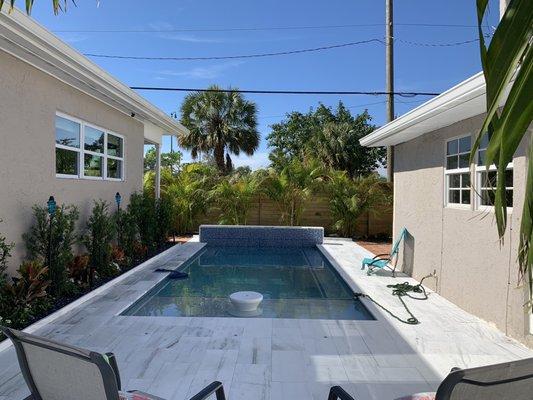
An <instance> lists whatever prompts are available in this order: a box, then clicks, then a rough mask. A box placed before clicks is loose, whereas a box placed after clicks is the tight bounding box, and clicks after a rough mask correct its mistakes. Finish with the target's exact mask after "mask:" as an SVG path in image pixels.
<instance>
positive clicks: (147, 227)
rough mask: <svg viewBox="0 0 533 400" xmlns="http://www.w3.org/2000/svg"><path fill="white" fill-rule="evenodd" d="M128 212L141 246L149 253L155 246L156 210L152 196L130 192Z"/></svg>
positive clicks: (156, 230)
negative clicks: (133, 222)
mask: <svg viewBox="0 0 533 400" xmlns="http://www.w3.org/2000/svg"><path fill="white" fill-rule="evenodd" d="M128 213H130V214H131V216H132V218H133V220H134V221H135V225H136V227H137V232H138V234H139V238H140V241H141V244H142V246H145V247H146V248H147V250H148V252H149V253H153V252H154V251H155V249H156V248H157V241H158V240H157V233H158V227H157V211H156V202H155V199H154V197H152V196H151V195H149V194H147V193H132V195H131V197H130V204H129V205H128Z"/></svg>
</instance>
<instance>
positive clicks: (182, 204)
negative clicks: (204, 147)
mask: <svg viewBox="0 0 533 400" xmlns="http://www.w3.org/2000/svg"><path fill="white" fill-rule="evenodd" d="M215 182H216V177H215V176H214V173H213V169H212V168H211V167H209V166H207V165H204V164H200V163H193V164H187V165H185V166H184V167H183V168H182V171H181V172H180V173H179V175H178V176H177V177H176V179H175V180H174V181H173V183H172V184H171V185H169V186H168V187H167V188H166V194H167V196H168V197H169V198H170V199H172V202H173V208H174V216H175V219H174V224H175V230H176V232H178V233H190V232H191V231H192V230H193V229H194V225H195V222H196V220H197V218H198V216H199V215H201V214H203V213H206V212H207V210H208V208H209V196H208V191H209V189H210V188H212V187H213V185H214V184H215Z"/></svg>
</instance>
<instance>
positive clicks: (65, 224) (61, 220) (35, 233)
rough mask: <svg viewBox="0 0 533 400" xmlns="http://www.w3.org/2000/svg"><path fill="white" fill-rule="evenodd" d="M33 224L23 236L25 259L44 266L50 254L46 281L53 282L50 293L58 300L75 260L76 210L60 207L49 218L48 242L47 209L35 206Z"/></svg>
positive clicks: (66, 288) (65, 287)
mask: <svg viewBox="0 0 533 400" xmlns="http://www.w3.org/2000/svg"><path fill="white" fill-rule="evenodd" d="M33 214H34V217H35V224H34V225H33V226H32V227H31V228H30V231H29V232H28V233H25V234H24V235H23V239H24V242H25V244H26V248H27V250H28V256H29V258H30V259H32V260H36V261H39V262H41V263H43V264H44V265H46V264H47V263H48V261H49V251H50V252H51V262H50V265H47V267H48V275H49V279H50V280H51V281H52V282H51V286H50V292H51V294H52V295H53V296H61V295H62V294H63V293H65V291H67V290H68V281H67V277H68V274H67V266H68V264H69V263H70V262H71V261H72V259H73V258H74V256H73V254H72V246H73V245H74V244H75V243H76V242H77V236H76V233H75V225H76V221H77V220H78V217H79V213H78V209H77V208H76V207H74V206H65V205H61V206H60V207H58V208H57V210H56V212H55V214H54V216H53V218H52V221H51V223H52V235H51V240H50V216H49V214H48V209H47V208H46V207H41V206H37V205H36V206H34V207H33Z"/></svg>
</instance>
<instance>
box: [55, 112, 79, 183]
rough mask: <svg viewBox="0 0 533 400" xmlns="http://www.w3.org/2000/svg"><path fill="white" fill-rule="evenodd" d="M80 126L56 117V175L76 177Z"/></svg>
mask: <svg viewBox="0 0 533 400" xmlns="http://www.w3.org/2000/svg"><path fill="white" fill-rule="evenodd" d="M80 133H81V126H80V124H78V123H77V122H74V121H70V120H68V119H65V118H62V117H59V116H56V174H57V175H59V176H78V173H79V164H80V162H79V157H80Z"/></svg>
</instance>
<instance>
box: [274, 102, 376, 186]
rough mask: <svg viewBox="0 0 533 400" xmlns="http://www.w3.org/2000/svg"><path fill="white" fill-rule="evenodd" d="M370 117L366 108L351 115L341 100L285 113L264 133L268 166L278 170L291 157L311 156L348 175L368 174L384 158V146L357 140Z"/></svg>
mask: <svg viewBox="0 0 533 400" xmlns="http://www.w3.org/2000/svg"><path fill="white" fill-rule="evenodd" d="M371 119H372V117H371V116H370V114H369V113H368V112H367V111H364V112H363V113H361V114H358V115H355V116H353V115H352V114H351V113H350V111H349V110H348V109H347V108H346V107H345V106H344V104H343V103H342V102H339V104H338V106H337V108H336V109H335V110H333V109H332V108H330V107H326V106H325V105H323V104H320V105H319V106H318V107H317V108H316V109H315V110H313V109H311V110H310V111H309V112H308V113H306V114H303V113H300V112H296V111H295V112H292V113H290V114H287V118H286V119H285V120H283V121H282V122H280V123H277V124H274V125H272V126H271V129H272V131H271V132H270V134H269V135H268V136H267V140H268V145H269V146H270V148H271V149H272V151H271V153H270V156H269V158H270V161H271V162H272V166H273V167H274V168H276V169H278V170H279V169H282V168H283V167H284V166H285V165H287V163H288V162H290V161H291V160H293V159H297V160H300V161H303V160H305V159H306V158H308V157H309V156H312V157H313V158H317V159H318V160H319V161H320V162H322V163H323V164H324V165H325V166H327V167H330V168H333V169H337V170H342V171H346V172H347V173H348V175H349V176H351V177H354V176H358V175H364V174H368V173H370V172H372V171H374V170H376V168H378V167H379V166H380V165H381V164H382V163H383V162H384V159H385V149H383V148H368V147H363V146H361V145H360V144H359V139H361V138H362V137H363V136H366V135H368V134H369V133H370V132H372V131H373V130H374V129H375V126H374V125H372V124H371V123H370V121H371Z"/></svg>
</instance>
